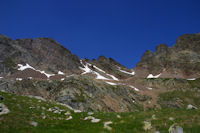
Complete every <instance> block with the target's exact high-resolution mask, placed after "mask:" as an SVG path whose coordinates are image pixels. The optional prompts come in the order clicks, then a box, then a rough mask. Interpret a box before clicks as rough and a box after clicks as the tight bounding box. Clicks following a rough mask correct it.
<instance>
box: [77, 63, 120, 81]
mask: <svg viewBox="0 0 200 133" xmlns="http://www.w3.org/2000/svg"><path fill="white" fill-rule="evenodd" d="M80 63H81V64H82V65H83V66H84V67H80V69H81V70H83V71H84V72H83V73H82V74H86V73H94V74H96V75H97V77H96V79H102V80H110V79H108V78H106V77H104V76H102V75H101V74H99V73H98V72H96V71H93V70H91V69H90V68H89V67H88V66H92V65H91V64H90V63H87V62H86V65H84V64H83V61H82V60H80ZM93 67H94V68H95V69H97V70H98V71H100V72H102V73H105V74H106V75H108V76H110V77H111V78H112V79H113V80H117V81H118V80H119V79H118V78H116V77H115V76H113V75H110V74H107V73H106V72H105V71H103V70H102V69H100V68H98V67H97V66H95V65H93Z"/></svg>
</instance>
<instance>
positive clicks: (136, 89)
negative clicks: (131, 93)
mask: <svg viewBox="0 0 200 133" xmlns="http://www.w3.org/2000/svg"><path fill="white" fill-rule="evenodd" d="M129 87H131V88H134V90H135V91H140V90H139V89H138V88H136V87H134V86H132V85H129Z"/></svg>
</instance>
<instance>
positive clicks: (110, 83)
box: [106, 81, 117, 85]
mask: <svg viewBox="0 0 200 133" xmlns="http://www.w3.org/2000/svg"><path fill="white" fill-rule="evenodd" d="M106 83H107V84H109V85H117V84H116V83H112V82H107V81H106Z"/></svg>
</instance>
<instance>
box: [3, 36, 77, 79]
mask: <svg viewBox="0 0 200 133" xmlns="http://www.w3.org/2000/svg"><path fill="white" fill-rule="evenodd" d="M0 61H1V64H0V75H2V74H8V73H9V72H11V73H13V72H14V70H15V69H16V67H17V64H26V63H28V64H29V65H31V66H33V67H34V68H36V69H40V70H44V71H46V72H49V73H57V72H58V71H63V72H66V73H78V72H80V70H79V66H81V64H80V61H79V58H78V57H77V56H75V55H73V54H72V53H71V52H70V51H69V50H67V49H66V48H64V47H63V46H61V45H60V44H58V43H57V42H56V41H54V40H53V39H50V38H37V39H17V40H11V39H10V38H8V37H5V36H3V35H1V36H0Z"/></svg>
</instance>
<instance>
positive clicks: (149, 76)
mask: <svg viewBox="0 0 200 133" xmlns="http://www.w3.org/2000/svg"><path fill="white" fill-rule="evenodd" d="M160 75H161V73H160V74H158V75H156V76H153V74H149V75H148V76H147V78H148V79H150V78H158V77H160Z"/></svg>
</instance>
